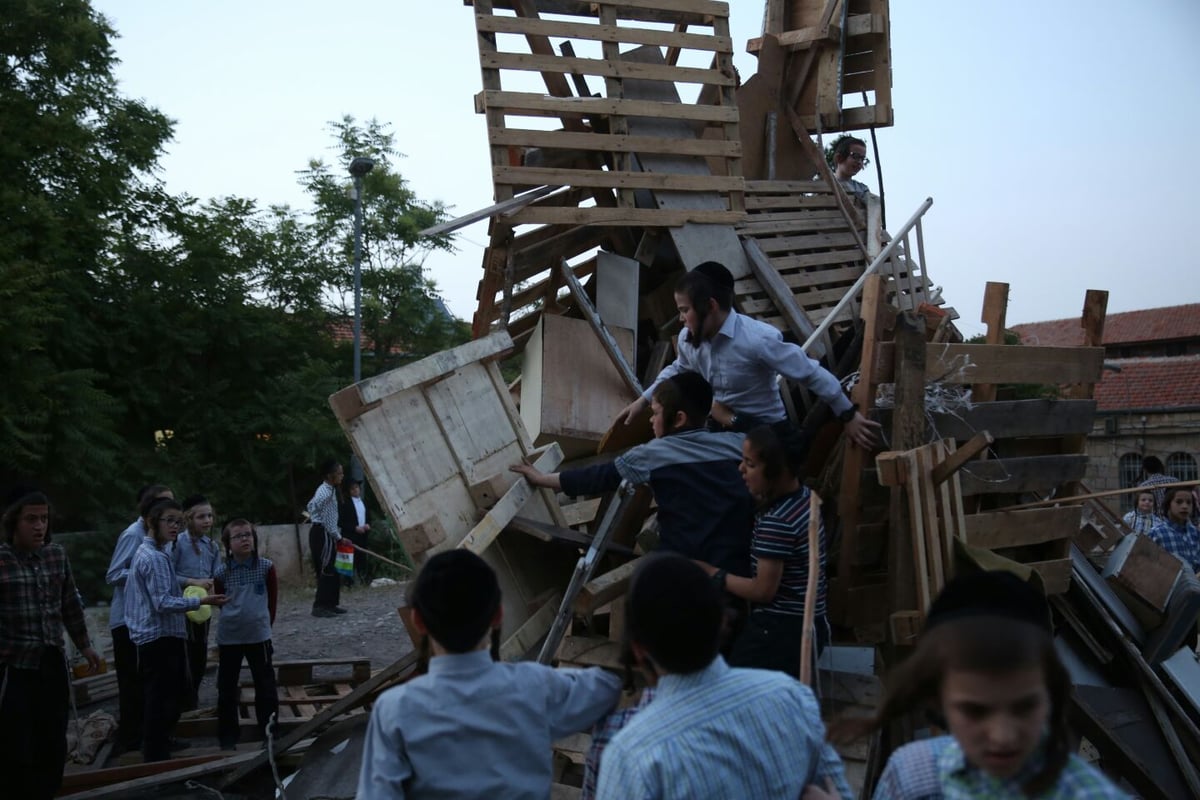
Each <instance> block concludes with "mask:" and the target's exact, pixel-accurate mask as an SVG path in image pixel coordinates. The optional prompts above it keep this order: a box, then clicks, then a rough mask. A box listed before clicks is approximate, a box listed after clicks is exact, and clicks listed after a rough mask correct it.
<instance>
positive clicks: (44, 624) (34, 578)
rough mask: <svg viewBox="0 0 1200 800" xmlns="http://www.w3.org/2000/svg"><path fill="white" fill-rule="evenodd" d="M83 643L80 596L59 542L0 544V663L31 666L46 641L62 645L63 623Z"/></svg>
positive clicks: (35, 664)
mask: <svg viewBox="0 0 1200 800" xmlns="http://www.w3.org/2000/svg"><path fill="white" fill-rule="evenodd" d="M64 627H65V628H66V629H67V631H68V632H69V633H70V634H71V641H73V642H74V643H75V645H76V646H77V647H78V648H79V649H80V650H82V649H83V648H85V647H87V646H89V644H90V642H89V641H88V632H87V623H86V622H85V621H84V617H83V602H82V601H81V600H80V599H79V592H78V591H77V590H76V588H75V579H74V577H72V575H71V562H70V561H68V560H67V553H66V551H65V550H63V548H62V546H61V545H57V544H47V545H43V546H42V547H40V548H38V549H37V550H34V551H32V552H21V551H19V550H17V549H16V548H15V547H13V546H12V545H11V544H8V543H4V544H0V664H5V665H8V666H10V667H16V668H18V669H37V668H38V665H39V664H40V663H41V661H42V653H43V651H44V650H45V649H46V648H47V647H57V648H59V649H61V648H62V646H63V628H64Z"/></svg>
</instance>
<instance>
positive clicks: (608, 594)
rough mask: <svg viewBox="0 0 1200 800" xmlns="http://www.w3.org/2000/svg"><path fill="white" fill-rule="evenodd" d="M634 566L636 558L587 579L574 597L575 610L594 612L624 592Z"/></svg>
mask: <svg viewBox="0 0 1200 800" xmlns="http://www.w3.org/2000/svg"><path fill="white" fill-rule="evenodd" d="M610 547H611V545H610ZM636 566H637V560H636V559H635V560H633V561H627V562H625V563H624V564H622V565H621V566H619V567H617V568H616V569H614V570H611V571H610V572H606V573H604V574H603V575H600V576H598V577H596V578H593V579H592V580H590V581H588V583H586V584H584V587H583V588H582V589H581V590H580V591H579V596H578V597H576V598H575V611H576V612H577V613H579V614H591V613H594V612H595V611H596V609H598V608H600V607H601V606H603V605H605V604H606V603H611V602H612V601H613V600H616V599H617V598H619V597H620V596H621V595H623V594H625V592H626V591H628V590H629V579H630V578H631V577H632V576H633V570H634V569H635V567H636Z"/></svg>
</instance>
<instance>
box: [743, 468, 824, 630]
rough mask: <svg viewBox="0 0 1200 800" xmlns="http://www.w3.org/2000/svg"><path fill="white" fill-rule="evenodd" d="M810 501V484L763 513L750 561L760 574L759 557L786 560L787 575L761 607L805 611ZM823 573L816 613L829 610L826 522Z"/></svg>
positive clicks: (782, 611) (821, 526)
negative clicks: (826, 569) (768, 601)
mask: <svg viewBox="0 0 1200 800" xmlns="http://www.w3.org/2000/svg"><path fill="white" fill-rule="evenodd" d="M808 501H809V491H808V487H807V486H802V487H800V490H799V491H797V492H793V493H792V494H789V495H787V496H785V497H781V498H779V499H778V500H776V501H775V502H774V503H772V504H771V506H770V507H769V508H768V509H767V510H766V511H764V512H762V513H761V514H760V515H759V517H758V520H757V522H756V523H755V525H754V538H753V539H752V540H751V543H750V562H751V567H752V569H753V570H754V574H755V575H757V574H758V559H760V558H766V559H771V560H774V561H782V562H783V576H782V577H781V578H780V580H779V588H778V589H777V590H776V591H775V597H774V598H773V599H772V600H771V602H770V603H767V604H766V605H764V606H760V608H762V609H763V610H765V611H770V612H772V613H776V614H800V615H803V614H804V595H805V592H807V590H808ZM818 542H819V546H820V549H819V551H818V552H819V558H818V562H819V564H820V575H819V576H818V578H817V602H816V609H815V610H814V611H815V614H816V616H818V617H820V616H822V615H824V613H825V593H826V584H825V524H824V523H823V522H822V523H819V530H818Z"/></svg>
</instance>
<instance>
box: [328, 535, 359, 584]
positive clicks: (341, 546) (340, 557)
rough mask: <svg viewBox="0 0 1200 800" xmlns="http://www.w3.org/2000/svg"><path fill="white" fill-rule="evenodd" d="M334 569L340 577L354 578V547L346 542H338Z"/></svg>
mask: <svg viewBox="0 0 1200 800" xmlns="http://www.w3.org/2000/svg"><path fill="white" fill-rule="evenodd" d="M333 568H334V570H335V571H337V574H338V575H344V576H345V577H347V578H353V577H354V545H352V544H350V543H349V542H345V541H342V542H338V545H337V555H336V556H334V559H333Z"/></svg>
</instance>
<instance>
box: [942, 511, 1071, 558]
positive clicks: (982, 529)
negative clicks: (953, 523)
mask: <svg viewBox="0 0 1200 800" xmlns="http://www.w3.org/2000/svg"><path fill="white" fill-rule="evenodd" d="M1079 521H1080V512H1079V506H1065V507H1063V508H1039V509H1028V510H1024V511H986V512H983V513H979V514H968V515H967V517H966V518H965V519H964V520H963V522H964V523H965V525H964V529H963V537H962V538H963V541H964V542H966V543H967V544H969V545H971V546H973V547H985V548H987V549H988V550H996V549H998V548H1001V547H1021V546H1024V545H1029V544H1041V543H1042V542H1051V541H1054V540H1056V539H1062V538H1070V537H1071V536H1072V535H1074V533H1075V531H1076V530H1078V528H1079Z"/></svg>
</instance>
